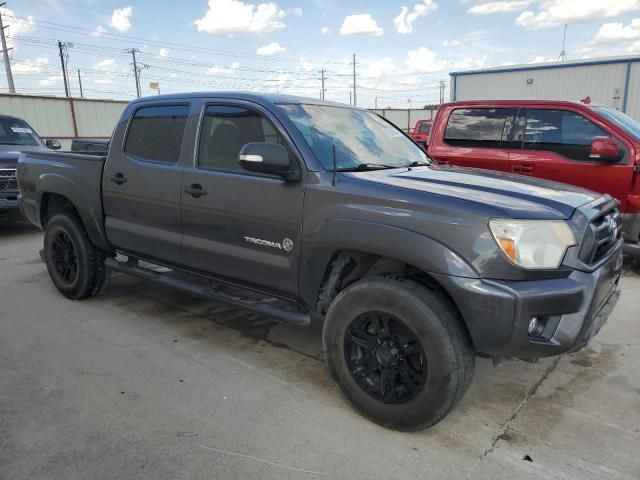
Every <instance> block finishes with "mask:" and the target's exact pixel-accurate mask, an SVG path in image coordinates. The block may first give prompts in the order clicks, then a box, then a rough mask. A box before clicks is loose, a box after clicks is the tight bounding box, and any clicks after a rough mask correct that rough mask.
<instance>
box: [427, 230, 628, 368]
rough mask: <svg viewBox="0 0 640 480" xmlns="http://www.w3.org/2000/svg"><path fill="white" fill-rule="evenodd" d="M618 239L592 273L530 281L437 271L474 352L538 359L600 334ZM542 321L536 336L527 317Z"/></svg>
mask: <svg viewBox="0 0 640 480" xmlns="http://www.w3.org/2000/svg"><path fill="white" fill-rule="evenodd" d="M621 273H622V241H619V242H618V245H616V247H615V248H614V249H613V250H612V251H611V253H610V255H609V256H608V257H607V259H606V260H605V261H603V264H602V265H600V267H599V268H598V269H597V270H595V271H592V272H584V271H580V270H574V271H573V272H572V273H571V274H570V275H569V276H568V277H565V278H556V279H548V280H533V281H506V282H505V281H494V280H482V279H471V278H460V277H450V276H445V275H437V279H438V280H439V281H440V282H441V284H442V285H443V286H444V288H445V289H446V290H447V291H448V293H449V294H450V295H451V297H452V298H453V300H454V302H455V303H456V305H457V306H458V308H459V309H460V312H461V314H462V316H463V318H464V320H465V323H466V324H467V327H468V329H469V333H470V335H471V339H472V341H473V343H474V346H475V348H476V351H477V352H479V353H483V354H487V355H491V356H513V357H520V358H537V357H547V356H552V355H558V354H561V353H565V352H571V351H576V350H579V349H580V348H582V347H584V346H585V345H586V344H587V343H588V342H589V341H590V340H591V339H592V338H593V336H594V335H595V334H596V333H598V331H599V330H600V328H601V327H602V326H603V325H604V323H605V322H606V320H607V318H608V317H609V315H610V313H611V311H612V310H613V308H614V306H615V304H616V302H617V301H618V298H619V296H620V289H619V288H618V282H619V280H620V276H621ZM532 317H538V318H540V319H542V321H543V322H544V325H545V326H544V330H543V331H542V332H541V334H540V335H538V336H536V337H532V336H530V335H529V334H528V327H529V322H530V321H531V319H532Z"/></svg>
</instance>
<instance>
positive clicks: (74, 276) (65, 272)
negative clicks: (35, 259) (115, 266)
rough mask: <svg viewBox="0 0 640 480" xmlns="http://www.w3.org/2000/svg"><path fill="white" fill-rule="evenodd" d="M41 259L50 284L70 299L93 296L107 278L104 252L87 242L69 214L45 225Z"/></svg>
mask: <svg viewBox="0 0 640 480" xmlns="http://www.w3.org/2000/svg"><path fill="white" fill-rule="evenodd" d="M44 259H45V263H46V265H47V270H48V271H49V276H50V277H51V280H52V281H53V284H54V285H55V286H56V288H57V289H58V290H60V292H61V293H62V294H63V295H64V296H65V297H67V298H70V299H72V300H81V299H83V298H87V297H92V296H94V295H96V294H97V293H98V292H99V291H100V289H101V288H102V285H103V284H104V281H105V278H106V276H107V271H106V268H105V266H104V259H105V253H104V252H103V251H102V250H100V249H98V248H96V247H95V246H94V245H93V244H92V243H91V240H90V239H89V236H88V235H87V231H86V230H85V228H84V226H83V225H82V222H81V221H80V219H79V218H78V217H77V216H76V215H75V214H74V213H73V212H68V213H60V214H57V215H55V216H54V217H53V218H51V220H50V221H49V222H48V224H47V228H46V230H45V233H44Z"/></svg>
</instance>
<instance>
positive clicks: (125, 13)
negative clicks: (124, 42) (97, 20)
mask: <svg viewBox="0 0 640 480" xmlns="http://www.w3.org/2000/svg"><path fill="white" fill-rule="evenodd" d="M132 15H133V9H132V8H131V5H129V6H127V7H124V8H116V9H115V10H114V11H113V14H111V20H109V26H110V27H111V28H115V29H116V30H118V31H119V32H127V31H129V30H130V29H131V16H132Z"/></svg>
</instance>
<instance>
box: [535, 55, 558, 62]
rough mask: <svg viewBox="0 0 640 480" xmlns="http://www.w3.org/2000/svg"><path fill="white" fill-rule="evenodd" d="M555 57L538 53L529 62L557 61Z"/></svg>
mask: <svg viewBox="0 0 640 480" xmlns="http://www.w3.org/2000/svg"><path fill="white" fill-rule="evenodd" d="M555 61H556V59H555V58H551V57H545V56H544V55H536V57H535V58H534V59H533V60H531V61H530V62H529V63H551V62H555Z"/></svg>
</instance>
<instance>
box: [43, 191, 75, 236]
mask: <svg viewBox="0 0 640 480" xmlns="http://www.w3.org/2000/svg"><path fill="white" fill-rule="evenodd" d="M62 212H71V213H74V214H76V215H77V214H78V211H77V210H76V207H75V205H74V204H73V203H71V202H70V201H69V199H68V198H66V197H64V196H62V195H59V194H57V193H44V194H43V195H42V199H41V200H40V224H41V225H42V228H46V226H47V223H49V220H51V218H53V217H54V215H57V214H58V213H62Z"/></svg>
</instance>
